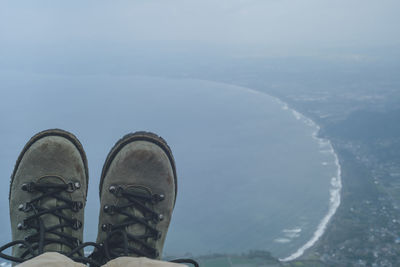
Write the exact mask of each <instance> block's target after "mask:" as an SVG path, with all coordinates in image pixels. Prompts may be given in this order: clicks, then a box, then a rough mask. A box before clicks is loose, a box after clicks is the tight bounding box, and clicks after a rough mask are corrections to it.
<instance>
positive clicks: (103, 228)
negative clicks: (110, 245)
mask: <svg viewBox="0 0 400 267" xmlns="http://www.w3.org/2000/svg"><path fill="white" fill-rule="evenodd" d="M111 227H112V224H110V223H109V224H106V223H103V224H102V225H101V230H103V231H104V232H108V231H110V230H111Z"/></svg>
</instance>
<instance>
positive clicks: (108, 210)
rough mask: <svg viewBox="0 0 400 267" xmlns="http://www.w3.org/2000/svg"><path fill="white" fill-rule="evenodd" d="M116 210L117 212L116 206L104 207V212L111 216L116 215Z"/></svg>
mask: <svg viewBox="0 0 400 267" xmlns="http://www.w3.org/2000/svg"><path fill="white" fill-rule="evenodd" d="M114 210H115V206H113V205H107V204H106V205H104V207H103V211H104V212H105V213H107V214H110V215H112V214H114Z"/></svg>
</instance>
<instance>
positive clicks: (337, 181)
mask: <svg viewBox="0 0 400 267" xmlns="http://www.w3.org/2000/svg"><path fill="white" fill-rule="evenodd" d="M276 100H277V101H278V103H280V104H281V105H282V108H283V109H284V110H289V111H291V112H292V113H293V115H294V116H295V118H296V119H298V120H303V122H304V123H306V124H307V125H309V126H311V127H315V128H316V130H315V131H314V132H313V134H312V137H313V138H314V139H316V140H317V141H318V142H319V144H320V146H322V145H323V146H325V145H326V146H328V148H329V153H332V154H333V156H334V159H335V160H334V163H335V165H336V168H337V171H336V175H335V176H334V177H332V178H331V182H330V184H331V188H330V190H329V192H330V198H329V210H328V212H327V214H326V215H325V216H324V217H323V218H322V220H321V221H320V223H319V224H318V226H317V229H316V230H315V232H314V234H313V236H312V237H311V239H310V240H308V241H307V242H306V243H305V244H304V245H303V246H301V247H300V248H298V249H297V251H296V252H294V253H293V254H291V255H289V256H288V257H285V258H280V259H279V260H280V261H281V262H288V261H292V260H295V259H297V258H299V257H301V256H302V255H303V254H304V253H305V251H306V250H308V249H309V248H311V247H312V246H314V245H315V243H316V242H317V241H318V240H319V239H320V238H321V236H322V235H323V234H324V233H325V231H326V228H327V225H328V223H329V222H330V220H331V219H332V217H333V215H335V213H336V211H337V209H338V208H339V206H340V203H341V189H342V168H341V166H340V163H339V157H338V155H337V153H336V151H335V150H334V148H333V146H332V143H331V141H330V140H328V139H325V138H321V137H318V136H319V132H320V126H318V125H317V124H316V123H315V122H314V121H313V120H311V119H310V118H308V117H306V116H304V115H303V114H301V113H300V112H298V111H296V110H294V109H292V108H290V107H289V105H288V104H287V103H285V102H283V101H282V100H280V99H278V98H276Z"/></svg>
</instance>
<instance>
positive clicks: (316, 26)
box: [0, 0, 400, 46]
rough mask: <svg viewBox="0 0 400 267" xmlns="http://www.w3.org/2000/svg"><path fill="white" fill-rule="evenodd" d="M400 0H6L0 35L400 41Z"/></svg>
mask: <svg viewBox="0 0 400 267" xmlns="http://www.w3.org/2000/svg"><path fill="white" fill-rule="evenodd" d="M399 10H400V1H398V0H379V1H378V0H335V1H333V0H331V1H328V0H201V1H200V0H197V1H194V0H159V1H156V0H140V1H138V0H123V1H99V0H92V1H76V0H69V1H55V0H46V1H44V0H37V1H11V0H9V1H8V0H7V1H1V2H0V41H1V42H7V43H9V42H10V43H15V42H25V43H31V42H32V43H43V42H44V43H46V42H49V43H52V42H59V41H63V42H64V41H67V42H80V41H103V40H108V41H110V40H112V41H118V42H132V41H137V40H156V41H159V40H160V41H161V40H178V41H181V40H185V41H201V42H208V43H219V44H221V43H222V44H224V43H234V44H242V43H249V44H268V45H276V46H293V45H299V46H302V45H303V46H344V45H345V46H359V45H367V46H368V45H373V46H375V45H393V44H394V45H397V44H400V27H399V25H400V16H399V15H398V12H399Z"/></svg>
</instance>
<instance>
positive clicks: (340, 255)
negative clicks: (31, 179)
mask: <svg viewBox="0 0 400 267" xmlns="http://www.w3.org/2000/svg"><path fill="white" fill-rule="evenodd" d="M374 63H375V62H371V63H370V64H368V62H357V61H354V62H349V61H346V62H339V63H338V62H329V61H328V62H326V60H319V59H315V60H314V61H310V60H306V59H305V60H304V62H301V61H300V62H295V63H292V62H290V61H289V62H286V63H277V62H275V61H273V60H272V61H271V60H265V61H263V60H251V59H249V60H243V59H241V60H232V61H229V62H228V63H227V62H225V65H224V64H223V63H221V64H220V65H218V66H214V67H213V68H210V69H208V70H207V71H204V72H202V71H197V72H196V73H185V76H186V77H188V76H189V77H191V78H197V79H198V78H201V79H208V80H215V81H219V82H224V83H229V84H235V85H240V86H244V87H248V88H252V89H255V90H258V91H261V92H265V93H267V94H270V95H272V96H275V97H278V98H279V99H280V100H282V101H283V102H285V103H287V104H288V105H289V107H290V108H293V109H294V110H297V111H299V112H300V113H302V114H304V115H305V116H306V117H309V118H310V119H312V120H313V121H315V122H316V123H317V124H318V125H319V126H320V127H321V130H320V132H319V136H320V137H322V138H327V139H329V140H330V141H331V143H332V145H333V147H334V149H335V152H336V153H337V154H338V157H339V162H340V165H341V168H342V183H343V188H342V194H341V205H340V207H339V208H338V210H337V212H336V214H335V215H334V216H333V218H332V220H331V221H330V222H329V224H328V227H327V230H326V232H325V234H324V235H323V236H322V237H321V238H320V239H319V240H318V242H317V243H316V244H315V245H314V246H313V247H312V248H311V249H309V250H307V251H306V252H305V254H304V255H302V256H301V257H300V258H297V259H296V260H294V261H292V262H285V263H283V262H274V261H272V262H270V261H269V262H267V261H264V265H265V266H389V267H390V266H398V264H399V263H400V179H399V178H400V126H399V124H398V119H399V118H400V90H399V88H400V79H399V76H398V75H397V72H396V66H397V65H398V64H397V63H396V61H395V59H393V60H391V61H389V62H384V63H385V65H384V66H385V68H382V69H375V68H373V67H372V65H373V64H374ZM228 64H229V66H230V67H229V69H230V72H229V75H228V74H227V73H224V72H223V71H222V70H223V69H224V67H226V65H228ZM292 64H294V65H296V64H298V65H299V68H297V69H296V68H293V65H292ZM396 64H397V65H396ZM233 66H234V67H233ZM241 66H246V68H244V67H241ZM300 66H302V67H303V68H301V67H300ZM304 66H305V67H304ZM321 66H324V67H321ZM264 70H265V71H264ZM198 73H202V75H198ZM178 76H179V75H178ZM233 77H234V78H233ZM236 257H237V255H236ZM255 258H257V257H255ZM257 259H258V261H259V260H260V258H257ZM234 265H235V264H234ZM231 266H233V265H231ZM254 266H257V264H255V265H254Z"/></svg>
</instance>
